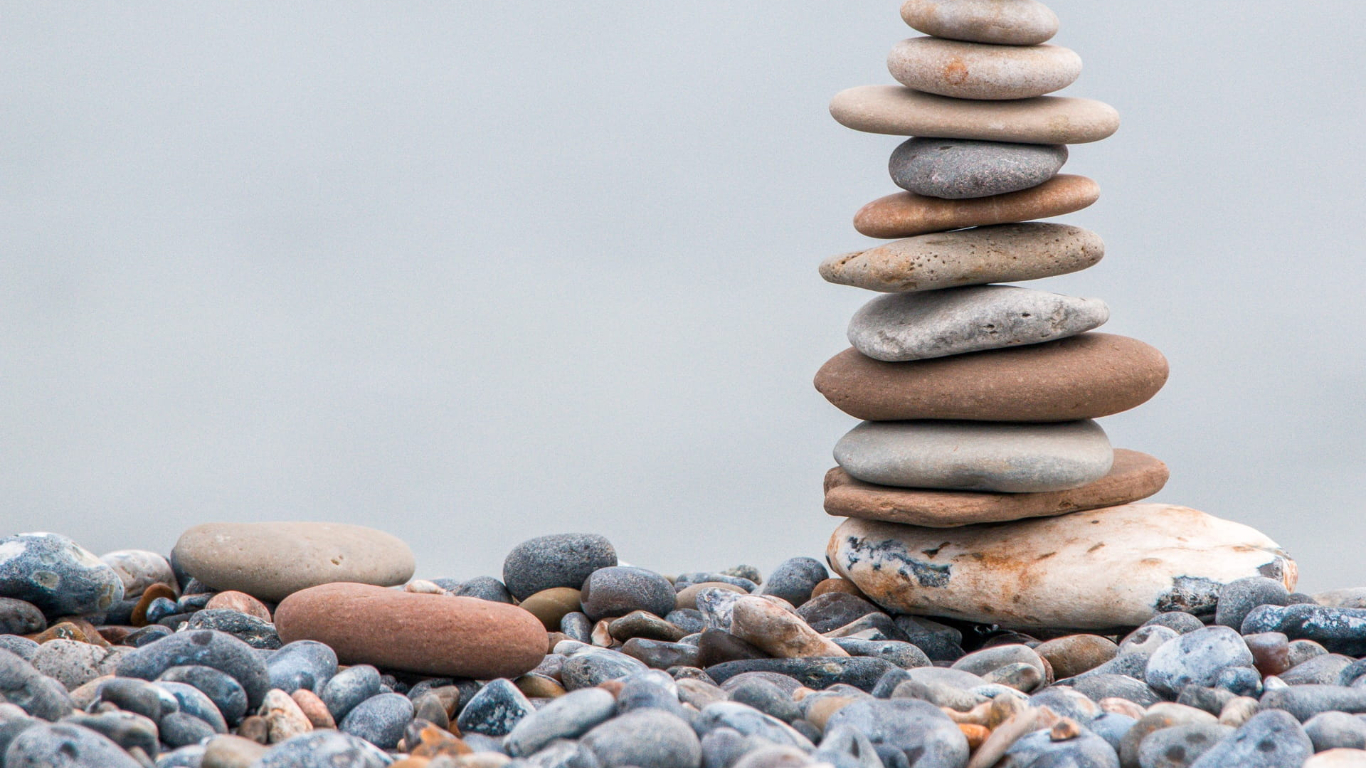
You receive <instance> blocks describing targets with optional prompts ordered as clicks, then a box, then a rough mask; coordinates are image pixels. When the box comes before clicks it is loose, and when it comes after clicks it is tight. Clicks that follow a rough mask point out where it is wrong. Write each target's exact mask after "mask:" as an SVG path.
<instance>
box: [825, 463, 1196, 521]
mask: <svg viewBox="0 0 1366 768" xmlns="http://www.w3.org/2000/svg"><path fill="white" fill-rule="evenodd" d="M1169 474H1170V473H1169V472H1168V471H1167V465H1166V464H1163V463H1162V462H1161V461H1159V460H1157V459H1155V458H1153V457H1152V456H1149V455H1148V454H1146V453H1139V452H1138V451H1127V450H1124V449H1123V448H1116V449H1115V463H1114V465H1113V466H1111V467H1110V474H1108V475H1106V476H1105V477H1102V478H1101V479H1099V480H1097V481H1095V482H1094V483H1090V484H1089V485H1083V486H1082V487H1080V488H1074V489H1072V490H1067V491H1046V492H1043V493H979V492H976V491H935V490H928V489H924V488H894V487H892V486H887V485H874V484H873V483H865V482H862V481H860V480H855V479H854V478H852V477H850V476H849V474H848V473H847V472H845V471H844V470H843V469H841V468H839V467H835V468H834V469H832V470H830V471H829V472H827V473H826V475H825V511H826V512H827V513H828V514H831V515H834V516H835V517H857V518H859V519H862V520H881V521H883V522H887V523H904V524H906V525H922V526H926V527H929V528H958V527H960V526H964V525H977V524H980V523H1004V522H1010V521H1012V520H1024V519H1026V518H1031V517H1054V516H1056V515H1065V514H1068V513H1069V512H1080V511H1082V510H1086V509H1099V508H1101V507H1114V506H1118V505H1120V504H1128V503H1130V502H1134V501H1139V500H1141V499H1146V498H1148V497H1149V496H1152V495H1153V494H1155V493H1157V492H1158V491H1160V490H1162V486H1164V485H1166V483H1167V478H1168V476H1169Z"/></svg>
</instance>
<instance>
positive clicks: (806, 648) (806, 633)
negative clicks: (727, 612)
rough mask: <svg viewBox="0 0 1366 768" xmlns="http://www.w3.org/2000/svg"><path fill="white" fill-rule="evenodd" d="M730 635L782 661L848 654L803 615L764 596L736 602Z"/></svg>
mask: <svg viewBox="0 0 1366 768" xmlns="http://www.w3.org/2000/svg"><path fill="white" fill-rule="evenodd" d="M730 633H731V634H732V635H735V636H736V637H738V638H740V639H741V640H744V641H745V642H747V643H749V644H751V645H754V646H756V647H758V648H761V649H763V650H764V651H765V652H766V653H768V654H769V655H770V656H774V657H775V658H780V659H800V658H808V657H813V656H848V655H849V653H848V651H845V650H844V649H843V648H841V647H839V646H838V645H836V644H835V643H834V642H833V641H831V640H829V639H828V638H826V637H824V636H822V635H821V633H819V632H817V631H816V630H814V629H812V628H811V626H810V625H809V624H807V623H806V622H805V621H803V620H802V618H801V617H800V616H798V615H796V614H795V613H790V612H788V611H786V610H783V608H782V606H780V605H777V604H776V603H773V602H770V601H768V600H765V599H764V598H762V597H749V596H746V597H742V598H740V599H739V600H736V601H735V608H734V610H733V613H732V618H731V630H730Z"/></svg>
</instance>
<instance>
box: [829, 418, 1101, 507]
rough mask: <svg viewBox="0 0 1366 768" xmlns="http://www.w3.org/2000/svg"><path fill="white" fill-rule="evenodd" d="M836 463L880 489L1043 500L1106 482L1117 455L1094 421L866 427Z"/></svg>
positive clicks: (844, 443)
mask: <svg viewBox="0 0 1366 768" xmlns="http://www.w3.org/2000/svg"><path fill="white" fill-rule="evenodd" d="M835 461H837V462H838V463H839V465H840V466H841V467H842V468H843V469H844V471H846V472H848V473H849V474H850V475H851V476H852V477H854V478H856V479H858V480H862V481H864V482H868V483H878V484H880V485H892V486H900V487H906V488H943V489H950V490H966V491H995V492H999V493H1039V492H1044V491H1062V490H1067V489H1071V488H1080V487H1082V486H1084V485H1087V484H1089V483H1093V482H1095V481H1097V480H1099V479H1100V478H1102V477H1104V476H1105V475H1106V474H1108V473H1109V471H1110V465H1111V464H1113V463H1114V450H1113V449H1112V448H1111V447H1110V440H1109V438H1107V437H1106V436H1105V431H1104V430H1103V429H1101V428H1100V425H1099V424H1097V423H1095V422H1094V421H1071V422H1063V423H1059V424H991V423H983V422H970V421H865V422H864V423H862V424H860V425H858V426H857V427H854V429H852V430H851V431H850V432H849V433H848V434H846V435H845V436H844V437H843V438H842V439H840V441H839V443H838V444H837V445H836V446H835Z"/></svg>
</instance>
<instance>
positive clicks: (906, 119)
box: [830, 85, 1119, 144]
mask: <svg viewBox="0 0 1366 768" xmlns="http://www.w3.org/2000/svg"><path fill="white" fill-rule="evenodd" d="M830 114H831V115H832V116H833V117H834V118H835V120H837V121H839V123H840V124H841V125H844V126H845V127H847V128H853V129H854V130H856V131H865V132H867V133H884V134H891V135H894V136H927V137H937V138H950V139H977V140H979V141H1010V142H1019V143H1022V144H1085V143H1088V142H1092V141H1100V140H1101V139H1105V138H1108V137H1109V136H1111V135H1113V134H1114V132H1115V131H1117V130H1119V113H1118V112H1116V111H1115V108H1114V107H1111V106H1110V105H1109V104H1105V103H1103V102H1099V101H1093V100H1091V99H1074V98H1067V97H1062V96H1039V97H1037V98H1033V99H1017V100H1013V101H971V100H968V99H952V98H949V97H947V96H938V95H935V94H932V93H922V92H920V91H916V90H912V89H910V88H906V87H904V86H899V85H862V86H858V87H856V88H850V89H848V90H844V91H841V92H840V93H838V94H836V95H835V98H834V99H832V100H831V102H830Z"/></svg>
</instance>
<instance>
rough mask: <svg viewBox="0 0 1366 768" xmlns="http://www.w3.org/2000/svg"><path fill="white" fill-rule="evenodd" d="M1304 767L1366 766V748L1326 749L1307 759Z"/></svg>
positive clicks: (1348, 767)
mask: <svg viewBox="0 0 1366 768" xmlns="http://www.w3.org/2000/svg"><path fill="white" fill-rule="evenodd" d="M1304 768H1366V750H1362V749H1346V748H1339V749H1325V750H1324V751H1322V752H1319V753H1318V754H1316V755H1314V756H1312V757H1310V758H1309V759H1308V760H1305V761H1304Z"/></svg>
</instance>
